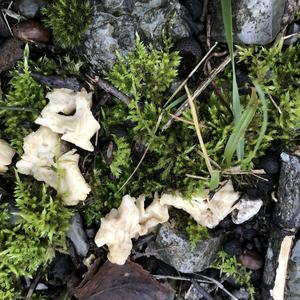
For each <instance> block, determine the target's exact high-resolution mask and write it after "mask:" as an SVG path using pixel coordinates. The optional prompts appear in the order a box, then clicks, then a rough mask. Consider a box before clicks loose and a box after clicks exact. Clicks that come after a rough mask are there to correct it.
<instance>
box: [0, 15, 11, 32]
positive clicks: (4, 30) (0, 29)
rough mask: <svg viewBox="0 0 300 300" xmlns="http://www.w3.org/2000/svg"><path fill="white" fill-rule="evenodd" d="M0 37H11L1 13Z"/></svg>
mask: <svg viewBox="0 0 300 300" xmlns="http://www.w3.org/2000/svg"><path fill="white" fill-rule="evenodd" d="M0 37H3V38H9V37H11V33H10V31H9V29H8V27H7V25H6V23H5V21H4V19H3V16H2V14H1V13H0Z"/></svg>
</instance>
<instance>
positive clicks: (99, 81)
mask: <svg viewBox="0 0 300 300" xmlns="http://www.w3.org/2000/svg"><path fill="white" fill-rule="evenodd" d="M86 77H87V78H88V79H89V80H91V81H92V82H93V83H96V84H97V85H98V86H99V87H100V88H102V89H103V90H105V91H106V92H107V93H109V94H111V95H113V96H115V97H116V98H118V99H119V100H121V101H122V102H124V103H125V104H126V105H128V104H129V102H130V98H129V97H128V96H126V95H125V94H123V93H122V92H120V91H119V90H118V89H116V88H115V87H114V86H112V85H111V84H110V83H109V82H108V81H106V80H104V79H101V78H99V77H98V76H95V77H94V78H92V77H91V76H89V75H86Z"/></svg>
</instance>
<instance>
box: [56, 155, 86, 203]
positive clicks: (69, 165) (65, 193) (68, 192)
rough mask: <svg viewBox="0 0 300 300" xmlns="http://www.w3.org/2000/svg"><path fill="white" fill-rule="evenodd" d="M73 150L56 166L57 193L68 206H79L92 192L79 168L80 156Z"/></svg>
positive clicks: (62, 157)
mask: <svg viewBox="0 0 300 300" xmlns="http://www.w3.org/2000/svg"><path fill="white" fill-rule="evenodd" d="M75 152H76V150H75V149H73V150H71V151H69V152H67V153H65V154H63V155H62V156H61V157H60V158H59V159H58V161H57V163H56V164H55V166H56V169H57V174H58V176H59V179H58V180H57V183H58V187H57V191H58V192H59V193H60V194H61V196H62V199H63V200H64V202H65V204H66V205H77V204H78V203H79V202H80V201H84V200H85V199H86V197H87V195H88V194H89V192H90V191H91V188H90V186H89V185H88V184H87V183H86V181H85V179H84V177H83V176H82V174H81V172H80V169H79V167H78V162H79V154H76V153H75Z"/></svg>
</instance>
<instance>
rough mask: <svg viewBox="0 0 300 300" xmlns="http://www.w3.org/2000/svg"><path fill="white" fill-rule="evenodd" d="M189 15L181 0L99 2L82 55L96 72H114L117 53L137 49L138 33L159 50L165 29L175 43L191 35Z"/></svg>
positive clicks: (83, 43) (96, 1)
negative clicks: (186, 18)
mask: <svg viewBox="0 0 300 300" xmlns="http://www.w3.org/2000/svg"><path fill="white" fill-rule="evenodd" d="M185 13H186V11H185V9H184V7H183V6H181V4H179V1H178V0H172V1H166V0H143V1H133V0H123V1H122V0H104V1H100V0H95V5H94V11H93V18H92V23H91V26H90V27H89V29H88V31H87V33H86V34H85V37H84V39H83V42H82V45H81V47H80V50H79V52H80V54H83V55H84V56H85V57H86V58H87V60H88V61H89V62H90V63H91V65H92V66H93V67H94V68H95V69H96V70H101V69H111V68H112V67H113V65H114V63H115V59H116V51H118V52H119V53H120V54H122V55H126V54H128V52H130V51H131V50H133V49H134V47H135V34H136V32H138V33H139V35H140V36H141V38H142V39H143V40H144V41H145V42H146V43H148V42H151V43H152V44H154V45H155V46H158V47H160V46H161V45H162V39H161V36H162V31H163V30H164V29H165V30H166V29H169V30H168V32H169V33H170V35H171V36H172V38H173V39H174V41H177V40H179V39H181V38H184V37H187V36H189V35H190V30H189V27H188V24H187V22H186V21H185Z"/></svg>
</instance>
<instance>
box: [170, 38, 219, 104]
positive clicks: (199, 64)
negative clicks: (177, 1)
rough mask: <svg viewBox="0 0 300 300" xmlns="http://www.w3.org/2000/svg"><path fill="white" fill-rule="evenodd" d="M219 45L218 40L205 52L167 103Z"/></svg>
mask: <svg viewBox="0 0 300 300" xmlns="http://www.w3.org/2000/svg"><path fill="white" fill-rule="evenodd" d="M217 45H218V42H216V43H215V44H214V45H213V46H212V47H211V48H210V49H209V51H208V52H207V53H206V54H205V56H204V57H203V58H202V59H201V60H200V62H199V63H198V64H197V66H196V67H195V68H194V69H193V70H192V71H191V73H190V74H189V75H188V77H187V78H186V79H185V80H183V82H182V83H181V84H180V85H179V86H178V88H177V89H176V91H175V92H174V93H173V94H172V96H171V97H170V98H169V99H168V100H167V102H166V104H167V103H169V102H170V101H171V100H172V99H173V98H174V97H175V96H176V95H177V94H178V93H179V92H180V90H181V89H182V88H183V87H184V85H185V84H186V83H187V82H188V80H189V79H190V78H191V77H192V76H193V75H194V74H195V72H196V71H197V70H198V69H199V67H200V66H201V65H202V64H203V62H204V61H205V60H206V59H207V58H208V56H209V55H210V53H211V52H212V51H213V50H214V49H215V48H216V46H217Z"/></svg>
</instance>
